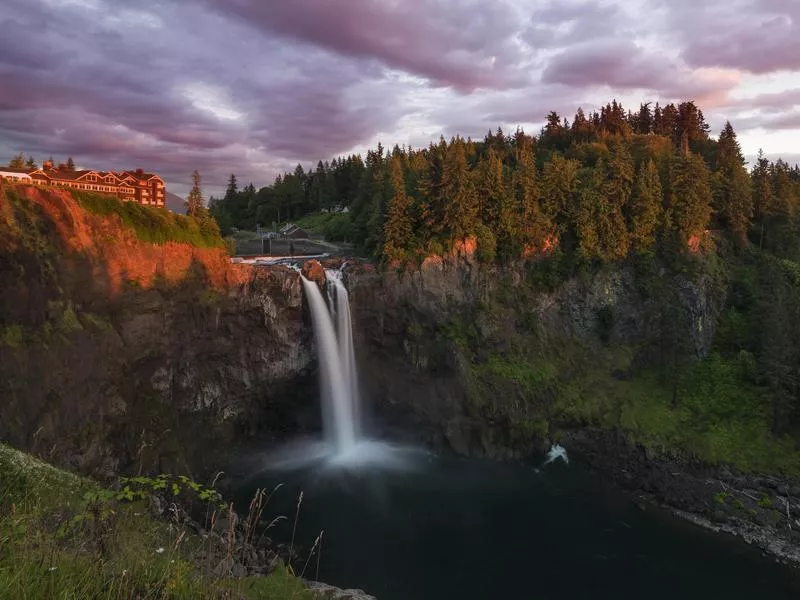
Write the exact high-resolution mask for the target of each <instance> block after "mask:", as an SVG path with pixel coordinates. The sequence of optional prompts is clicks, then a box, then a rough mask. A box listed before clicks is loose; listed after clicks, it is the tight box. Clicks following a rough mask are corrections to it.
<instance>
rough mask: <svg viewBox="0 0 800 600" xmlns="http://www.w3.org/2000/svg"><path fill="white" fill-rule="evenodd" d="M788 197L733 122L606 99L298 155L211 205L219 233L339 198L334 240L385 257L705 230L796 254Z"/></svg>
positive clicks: (693, 242)
mask: <svg viewBox="0 0 800 600" xmlns="http://www.w3.org/2000/svg"><path fill="white" fill-rule="evenodd" d="M798 201H800V168H798V166H794V167H790V166H789V165H788V164H787V163H785V162H784V161H781V160H778V161H776V162H771V161H769V160H767V159H766V158H764V157H763V155H759V157H758V159H757V160H756V161H755V164H753V165H752V166H751V167H750V169H749V170H748V166H747V165H746V164H745V160H744V157H743V156H742V152H741V149H740V146H739V143H738V141H737V139H736V133H735V131H734V129H733V127H732V126H731V124H730V123H726V125H725V127H724V128H723V130H722V131H721V132H720V134H719V135H718V136H717V137H713V136H712V135H711V134H710V128H709V126H708V124H707V123H706V121H705V118H704V116H703V112H702V110H700V109H699V108H698V107H697V106H696V105H695V104H694V103H693V102H683V103H681V104H678V105H674V104H668V105H666V106H664V107H661V106H660V105H658V104H655V105H652V104H651V103H647V104H642V105H641V106H640V107H639V110H638V111H635V112H632V111H630V110H627V111H626V110H625V109H624V108H623V106H622V105H621V104H620V103H618V102H616V101H613V102H611V103H610V104H607V105H606V106H605V107H603V108H602V109H601V110H600V111H599V112H593V113H591V114H588V115H587V114H584V112H583V111H582V110H581V109H578V111H577V113H576V114H575V115H574V117H573V119H572V121H571V122H570V121H568V120H567V119H562V118H561V117H560V116H559V115H558V114H557V113H555V112H551V113H550V114H549V115H548V116H547V123H546V125H545V126H544V127H543V129H542V130H541V132H540V134H539V135H538V136H536V137H534V136H531V135H528V134H526V133H525V132H524V131H522V130H518V131H516V132H514V134H512V135H506V134H505V133H503V131H502V130H500V129H498V130H497V131H496V132H495V133H492V132H489V133H488V134H487V135H486V136H485V137H484V139H483V140H480V141H475V140H472V139H464V138H462V137H458V136H457V137H455V138H453V139H451V140H450V141H449V142H448V141H446V140H445V139H444V138H441V139H440V140H439V141H438V142H437V143H432V144H431V145H430V146H429V147H428V148H424V149H412V148H400V147H398V146H395V147H394V148H393V149H392V150H391V151H387V150H386V149H384V148H383V147H382V146H381V145H380V144H379V145H378V147H377V148H376V149H374V150H370V151H369V152H367V155H366V157H365V158H363V159H362V157H361V156H358V155H351V156H346V157H337V158H334V159H333V160H332V161H330V162H327V161H326V162H322V161H320V162H319V163H318V164H317V167H316V169H315V170H312V171H308V172H306V171H305V170H304V169H303V168H302V166H301V165H298V166H297V168H296V169H295V170H294V172H291V173H285V174H283V175H280V176H278V177H277V178H276V180H275V182H274V183H273V184H272V185H270V186H267V187H264V188H262V189H260V190H258V191H256V189H255V187H254V186H253V185H252V184H250V185H248V186H246V187H245V188H243V189H242V190H239V189H238V185H237V182H236V178H235V176H234V175H232V176H231V179H230V182H229V185H228V190H227V192H226V194H225V197H224V198H221V199H212V201H211V209H212V212H213V213H214V214H215V216H217V218H218V220H219V221H220V223H221V225H222V226H223V229H225V228H229V227H230V226H236V227H240V228H253V227H254V226H255V225H256V224H257V223H258V224H261V225H262V226H266V225H269V224H271V223H272V222H282V221H286V220H289V219H297V218H299V217H302V216H303V215H306V214H309V213H313V212H319V211H325V212H327V211H337V210H342V209H344V208H345V207H346V208H347V209H348V211H349V212H348V215H347V217H344V216H343V218H342V219H339V220H338V221H337V222H336V226H335V227H334V228H332V229H331V231H329V232H328V233H329V234H330V235H331V237H335V238H338V239H343V240H347V241H352V242H354V243H356V244H357V245H358V246H359V247H361V248H362V249H363V250H364V251H366V252H368V253H370V254H371V255H373V256H376V257H382V258H385V259H389V260H393V259H401V260H404V259H413V258H419V257H421V256H424V255H426V254H430V253H437V252H442V251H446V250H447V249H449V248H450V247H451V246H452V245H453V243H454V242H456V241H457V240H460V239H463V238H464V237H467V236H471V235H474V236H476V237H477V239H478V244H479V251H480V255H481V257H482V258H484V259H486V260H494V259H495V258H497V259H500V260H503V259H514V258H518V257H520V256H527V255H531V254H536V253H542V252H548V251H551V250H553V249H555V248H558V249H560V251H562V252H565V253H569V254H575V255H577V256H579V257H581V258H585V259H589V260H599V261H603V262H607V261H613V260H617V259H621V258H624V257H626V256H628V255H630V254H632V253H643V252H653V251H661V250H663V251H666V252H675V251H680V250H682V249H686V248H688V249H689V250H697V248H698V247H699V245H700V244H701V243H702V241H703V239H704V238H705V237H706V235H707V232H708V231H709V230H713V231H724V232H725V233H726V234H727V235H728V236H730V238H731V239H733V240H734V241H735V242H736V243H737V245H738V246H740V247H741V246H744V245H745V244H746V243H747V242H748V240H749V241H750V242H752V243H753V244H756V245H757V246H758V247H760V248H763V249H766V250H769V251H771V252H773V253H775V254H777V255H779V256H782V257H788V258H797V257H798V256H799V255H800V246H799V245H798V243H797V239H798V236H797V228H798V223H797V215H796V213H797V204H798Z"/></svg>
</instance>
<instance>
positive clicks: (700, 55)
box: [672, 0, 800, 74]
mask: <svg viewBox="0 0 800 600" xmlns="http://www.w3.org/2000/svg"><path fill="white" fill-rule="evenodd" d="M673 6H674V10H673V12H672V24H673V26H674V28H675V31H677V32H679V34H680V36H681V38H682V41H683V43H684V50H683V53H682V55H683V57H684V58H685V60H686V62H687V63H688V64H689V65H692V66H696V67H726V68H732V69H739V70H741V71H747V72H750V73H757V74H763V73H771V72H774V71H777V70H790V71H797V70H800V2H796V1H795V0H746V1H745V0H737V1H734V2H703V3H700V2H696V1H694V0H679V1H678V2H676V3H675V4H674V5H673Z"/></svg>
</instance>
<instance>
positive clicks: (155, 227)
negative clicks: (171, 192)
mask: <svg viewBox="0 0 800 600" xmlns="http://www.w3.org/2000/svg"><path fill="white" fill-rule="evenodd" d="M70 193H71V194H72V197H73V198H75V199H76V200H77V201H78V202H79V203H80V205H81V206H82V207H83V208H85V209H86V210H88V211H89V212H91V213H94V214H96V215H101V216H104V217H107V216H110V215H116V216H118V217H119V219H120V221H121V222H122V223H123V225H125V226H126V227H128V228H130V229H132V230H133V231H134V232H135V233H136V237H138V238H139V239H140V240H142V241H143V242H148V243H150V244H164V243H166V242H178V243H182V244H191V245H192V246H196V247H198V248H223V247H226V244H225V242H224V241H223V239H222V237H221V236H220V232H219V227H218V226H217V223H216V221H214V219H212V218H207V217H206V218H193V217H187V216H184V215H177V214H175V213H172V212H170V211H168V210H165V209H163V208H156V207H153V206H144V205H142V204H139V203H138V202H122V201H121V200H119V199H118V198H115V197H114V196H111V195H108V194H99V193H95V192H86V191H83V190H70Z"/></svg>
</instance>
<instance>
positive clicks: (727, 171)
mask: <svg viewBox="0 0 800 600" xmlns="http://www.w3.org/2000/svg"><path fill="white" fill-rule="evenodd" d="M713 181H714V208H715V210H716V211H717V213H718V215H719V217H720V219H721V220H722V222H723V223H724V224H725V225H726V226H727V228H728V229H729V230H730V232H731V235H732V236H733V238H734V240H735V241H736V243H737V244H739V246H744V245H745V244H746V243H747V232H748V231H749V229H750V219H751V218H752V217H753V193H752V189H751V185H750V177H749V176H748V173H747V170H746V169H745V166H744V157H743V156H742V151H741V148H740V146H739V142H738V141H737V140H736V133H735V132H734V130H733V127H732V126H731V124H730V122H727V123H726V124H725V128H724V129H723V130H722V132H721V133H720V135H719V141H718V143H717V171H716V172H715V173H714V179H713Z"/></svg>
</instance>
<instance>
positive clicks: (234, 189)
mask: <svg viewBox="0 0 800 600" xmlns="http://www.w3.org/2000/svg"><path fill="white" fill-rule="evenodd" d="M238 193H239V184H238V182H237V181H236V175H234V174H233V173H231V176H230V178H228V187H227V188H225V201H226V202H233V201H234V200H235V199H236V194H238Z"/></svg>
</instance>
